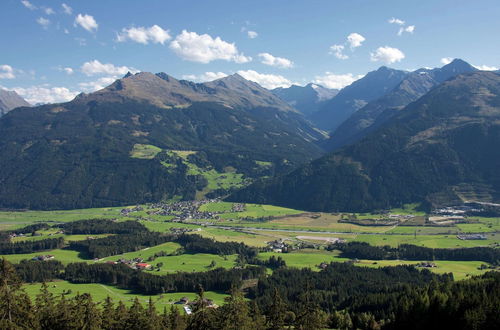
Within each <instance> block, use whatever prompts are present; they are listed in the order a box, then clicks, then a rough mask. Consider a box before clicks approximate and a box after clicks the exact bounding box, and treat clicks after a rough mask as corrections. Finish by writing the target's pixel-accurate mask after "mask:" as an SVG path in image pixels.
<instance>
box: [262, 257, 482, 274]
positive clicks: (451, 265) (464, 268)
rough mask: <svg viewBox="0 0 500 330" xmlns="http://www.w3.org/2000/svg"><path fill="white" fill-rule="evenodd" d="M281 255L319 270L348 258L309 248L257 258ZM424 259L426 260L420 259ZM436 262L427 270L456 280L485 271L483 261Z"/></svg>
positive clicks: (372, 263)
mask: <svg viewBox="0 0 500 330" xmlns="http://www.w3.org/2000/svg"><path fill="white" fill-rule="evenodd" d="M273 255H274V256H275V257H281V258H282V259H283V260H285V262H286V264H287V266H288V267H295V268H311V269H313V270H316V271H319V270H320V268H319V267H318V265H319V264H320V263H322V262H326V263H330V262H332V261H334V262H345V261H348V260H349V259H346V258H341V257H339V256H338V253H336V252H327V251H321V250H310V251H309V252H308V253H304V252H292V253H274V252H266V253H261V254H260V255H259V258H261V259H268V258H269V257H271V256H273ZM422 261H426V260H422ZM420 262H421V261H407V260H364V259H362V260H359V262H357V263H355V265H356V266H360V267H385V266H398V265H416V264H418V263H420ZM433 262H434V263H435V264H436V266H437V267H436V268H428V269H429V270H431V271H433V272H435V273H438V274H443V273H453V277H454V278H455V279H456V280H461V279H464V278H466V277H468V276H473V275H481V274H484V273H485V272H486V270H479V269H478V267H479V266H481V264H484V262H481V261H442V260H438V261H433Z"/></svg>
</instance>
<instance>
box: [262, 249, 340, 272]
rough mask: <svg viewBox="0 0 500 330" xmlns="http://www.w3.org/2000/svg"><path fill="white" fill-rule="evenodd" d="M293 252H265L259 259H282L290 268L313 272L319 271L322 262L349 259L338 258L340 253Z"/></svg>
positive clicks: (317, 251)
mask: <svg viewBox="0 0 500 330" xmlns="http://www.w3.org/2000/svg"><path fill="white" fill-rule="evenodd" d="M303 251H304V250H302V251H301V252H292V253H274V252H265V253H260V254H259V258H260V259H262V260H266V259H269V258H270V257H271V256H275V257H281V258H282V259H283V260H285V262H286V265H287V266H288V267H295V268H311V269H312V270H316V271H319V270H320V268H319V267H318V266H319V264H321V263H322V262H326V263H330V262H332V261H336V262H343V261H347V260H349V259H347V258H340V257H338V253H335V252H328V251H324V250H322V251H319V250H310V251H309V252H303Z"/></svg>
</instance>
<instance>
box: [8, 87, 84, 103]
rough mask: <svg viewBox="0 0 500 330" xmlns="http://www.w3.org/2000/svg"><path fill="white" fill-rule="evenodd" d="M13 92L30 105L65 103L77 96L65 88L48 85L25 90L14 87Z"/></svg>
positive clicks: (76, 93)
mask: <svg viewBox="0 0 500 330" xmlns="http://www.w3.org/2000/svg"><path fill="white" fill-rule="evenodd" d="M13 90H14V91H15V92H16V93H17V94H19V95H21V96H22V97H23V98H24V99H25V100H26V101H28V102H29V103H31V104H37V103H60V102H67V101H71V100H72V99H74V98H75V96H76V95H78V92H76V91H72V90H69V89H68V88H66V87H50V86H48V85H41V86H32V87H27V88H23V87H14V88H13Z"/></svg>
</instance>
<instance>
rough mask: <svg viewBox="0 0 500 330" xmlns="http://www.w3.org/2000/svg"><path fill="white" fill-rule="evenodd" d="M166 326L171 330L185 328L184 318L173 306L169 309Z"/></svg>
mask: <svg viewBox="0 0 500 330" xmlns="http://www.w3.org/2000/svg"><path fill="white" fill-rule="evenodd" d="M168 326H169V328H170V329H172V330H183V329H185V328H186V322H185V321H184V318H183V317H182V315H181V314H180V313H179V310H178V309H177V307H175V306H174V305H172V306H171V307H170V313H169V314H168Z"/></svg>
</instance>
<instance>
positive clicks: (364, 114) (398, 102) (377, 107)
mask: <svg viewBox="0 0 500 330" xmlns="http://www.w3.org/2000/svg"><path fill="white" fill-rule="evenodd" d="M474 71H477V69H476V68H474V67H473V66H472V65H470V64H468V63H467V62H465V61H463V60H460V59H455V60H453V61H452V62H451V63H449V64H447V65H445V66H443V67H442V68H435V69H419V70H416V71H414V72H411V73H408V74H407V75H406V77H405V78H404V79H403V80H402V81H401V82H400V83H399V84H398V85H397V86H396V87H395V88H394V89H393V90H391V91H389V92H388V93H387V94H385V95H384V96H382V97H380V98H378V99H377V100H374V101H372V102H370V103H368V104H367V105H365V106H364V107H362V108H361V109H359V110H358V111H356V112H355V113H354V114H353V115H352V116H350V117H349V118H348V119H347V120H346V121H344V122H343V123H342V124H341V125H340V126H339V127H338V128H337V129H336V130H335V131H334V132H333V133H332V135H331V137H330V139H328V140H327V141H325V142H324V145H325V148H326V149H327V150H335V149H338V148H340V147H342V146H344V145H347V144H350V143H354V142H356V141H359V140H360V139H361V138H363V137H364V136H366V135H367V134H368V133H370V132H372V131H374V130H375V129H376V128H377V127H380V126H381V125H382V124H383V123H385V122H386V121H387V120H389V119H390V118H391V117H392V116H394V115H395V114H397V112H398V111H400V110H401V109H403V108H404V107H405V106H406V105H408V104H409V103H410V102H413V101H415V100H417V99H418V98H419V97H421V96H422V95H424V94H426V93H427V92H428V91H430V90H431V89H432V88H434V87H435V86H437V85H439V84H441V83H443V82H444V81H446V80H448V79H450V78H452V77H454V76H456V75H458V74H461V73H467V72H474Z"/></svg>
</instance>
